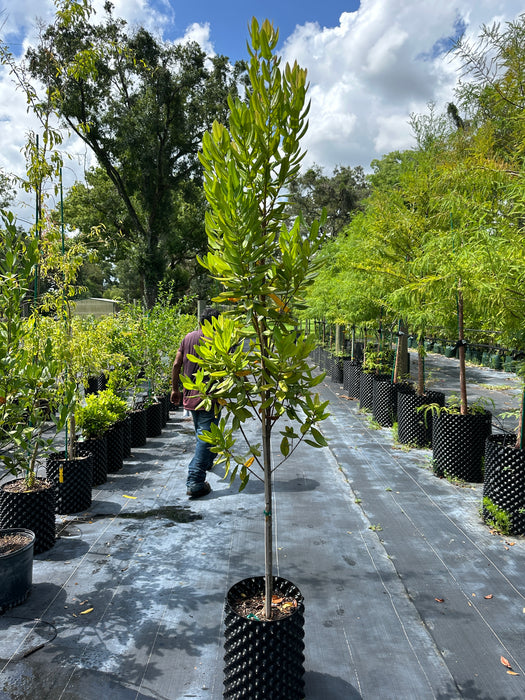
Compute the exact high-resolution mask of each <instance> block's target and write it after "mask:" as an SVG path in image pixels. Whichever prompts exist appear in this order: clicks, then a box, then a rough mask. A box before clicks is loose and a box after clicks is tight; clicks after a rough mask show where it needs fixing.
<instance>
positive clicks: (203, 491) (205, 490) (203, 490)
mask: <svg viewBox="0 0 525 700" xmlns="http://www.w3.org/2000/svg"><path fill="white" fill-rule="evenodd" d="M210 491H211V486H210V485H209V484H208V482H207V481H205V482H204V483H203V485H202V486H201V487H200V489H197V490H196V491H192V489H188V490H187V491H186V495H187V496H189V497H190V498H202V496H207V495H208V494H209V493H210Z"/></svg>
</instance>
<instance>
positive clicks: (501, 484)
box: [483, 435, 525, 535]
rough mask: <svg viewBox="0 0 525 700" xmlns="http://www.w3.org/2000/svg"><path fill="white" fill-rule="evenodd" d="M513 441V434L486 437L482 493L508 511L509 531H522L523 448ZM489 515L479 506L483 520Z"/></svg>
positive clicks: (524, 499)
mask: <svg viewBox="0 0 525 700" xmlns="http://www.w3.org/2000/svg"><path fill="white" fill-rule="evenodd" d="M515 444H516V436H515V435H489V437H488V438H487V440H486V443H485V475H484V479H483V496H484V497H487V498H490V500H491V501H492V503H494V505H496V506H498V508H501V509H502V510H504V511H506V512H507V513H508V514H509V515H510V520H511V526H512V534H513V535H525V450H522V449H519V448H517V447H515ZM490 517H491V515H490V513H489V511H488V510H487V508H485V507H483V519H484V520H485V522H487V521H488V520H489V519H490Z"/></svg>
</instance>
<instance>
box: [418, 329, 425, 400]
mask: <svg viewBox="0 0 525 700" xmlns="http://www.w3.org/2000/svg"><path fill="white" fill-rule="evenodd" d="M417 360H418V361H417V389H416V394H417V395H418V396H423V394H424V393H425V345H424V342H423V336H422V335H420V336H419V338H418V340H417Z"/></svg>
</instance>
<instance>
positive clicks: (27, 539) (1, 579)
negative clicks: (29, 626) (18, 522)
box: [0, 528, 35, 614]
mask: <svg viewBox="0 0 525 700" xmlns="http://www.w3.org/2000/svg"><path fill="white" fill-rule="evenodd" d="M34 543H35V533H34V532H32V531H31V530H26V529H24V528H10V529H6V530H0V614H1V613H3V612H5V611H6V610H9V609H10V608H13V607H14V606H15V605H20V604H21V603H23V602H24V601H25V600H26V598H27V597H28V595H29V593H30V592H31V585H32V582H33V550H34Z"/></svg>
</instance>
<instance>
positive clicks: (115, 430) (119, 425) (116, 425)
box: [97, 389, 128, 473]
mask: <svg viewBox="0 0 525 700" xmlns="http://www.w3.org/2000/svg"><path fill="white" fill-rule="evenodd" d="M97 402H98V403H99V404H101V406H102V407H104V408H105V409H107V411H108V413H109V414H110V416H111V422H110V424H109V425H108V428H107V430H106V436H107V468H108V473H112V472H118V471H119V470H120V469H122V464H123V460H124V421H125V420H126V416H127V413H128V404H127V402H126V401H125V400H124V399H121V398H120V397H119V396H117V395H116V394H115V393H114V392H113V391H112V390H111V389H104V390H103V391H99V393H98V396H97Z"/></svg>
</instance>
